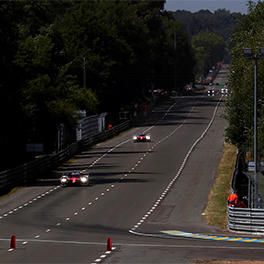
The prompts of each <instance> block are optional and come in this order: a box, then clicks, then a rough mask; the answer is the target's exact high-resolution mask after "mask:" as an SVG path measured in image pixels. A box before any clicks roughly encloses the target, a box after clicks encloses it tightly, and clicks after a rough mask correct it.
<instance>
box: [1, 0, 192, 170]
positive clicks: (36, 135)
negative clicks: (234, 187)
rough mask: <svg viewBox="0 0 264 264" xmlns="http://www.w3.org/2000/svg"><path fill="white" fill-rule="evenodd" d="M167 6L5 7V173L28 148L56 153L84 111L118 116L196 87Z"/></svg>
mask: <svg viewBox="0 0 264 264" xmlns="http://www.w3.org/2000/svg"><path fill="white" fill-rule="evenodd" d="M163 6H164V1H62V0H61V1H60V0H58V1H1V2H0V24H1V28H0V47H1V49H0V68H1V79H0V89H1V98H2V103H1V109H0V111H1V121H2V125H1V127H2V129H1V132H0V146H1V150H2V153H3V154H4V159H3V160H2V162H1V164H2V169H3V168H6V167H8V166H14V165H15V163H16V162H17V163H18V162H21V161H23V159H21V157H25V145H26V143H44V147H45V151H46V152H50V151H52V150H54V146H55V140H56V139H55V138H56V128H57V126H58V125H59V124H61V123H63V124H64V125H65V127H68V128H71V127H73V124H74V122H75V118H76V111H78V110H86V112H87V115H90V114H96V113H101V112H104V111H106V112H109V113H115V112H117V111H119V109H120V107H122V106H123V105H129V104H132V103H134V102H137V103H140V102H141V100H142V101H145V100H148V99H149V98H150V96H151V93H150V91H151V89H158V88H162V89H164V88H165V89H167V90H170V89H175V88H176V89H178V88H180V87H182V86H183V85H184V84H185V83H187V82H189V81H191V80H193V67H194V54H193V52H192V48H191V45H190V44H189V42H188V35H187V33H186V32H185V30H184V28H183V26H182V24H181V23H180V22H179V21H176V20H175V19H173V17H172V15H171V14H170V13H168V12H166V11H164V10H163ZM175 35H177V38H176V39H175V37H174V36H175ZM175 47H177V48H175ZM174 75H175V76H176V79H174ZM175 84H177V86H176V85H175Z"/></svg>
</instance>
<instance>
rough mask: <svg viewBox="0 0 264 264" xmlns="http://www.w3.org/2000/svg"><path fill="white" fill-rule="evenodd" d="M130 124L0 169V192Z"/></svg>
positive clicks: (42, 172)
mask: <svg viewBox="0 0 264 264" xmlns="http://www.w3.org/2000/svg"><path fill="white" fill-rule="evenodd" d="M130 126H131V124H130V121H129V120H127V121H125V122H123V123H121V124H119V125H117V126H114V127H113V128H112V129H111V130H109V131H108V130H105V131H103V132H101V133H98V134H96V135H93V136H91V137H88V138H85V139H82V140H80V141H78V142H75V143H73V144H71V145H69V146H67V147H66V148H65V149H63V150H61V151H59V152H57V153H52V154H49V155H46V156H44V157H41V158H38V159H35V160H33V161H30V162H28V163H25V164H23V165H20V166H18V167H16V168H14V169H9V170H5V171H1V172H0V194H4V193H7V192H9V191H10V190H11V189H12V188H14V187H16V186H26V185H27V184H28V183H30V182H32V181H34V180H35V179H36V178H38V177H40V176H41V175H44V174H45V173H48V172H50V171H51V170H52V169H54V168H56V167H57V166H58V165H59V164H61V163H62V162H64V161H66V160H68V159H70V158H71V157H72V156H73V155H75V154H76V153H78V152H79V151H80V150H81V149H82V148H84V147H89V146H92V145H94V144H96V143H98V142H101V141H104V140H106V139H108V138H112V137H113V136H116V135H118V134H119V133H120V132H122V131H124V130H126V129H128V128H129V127H130Z"/></svg>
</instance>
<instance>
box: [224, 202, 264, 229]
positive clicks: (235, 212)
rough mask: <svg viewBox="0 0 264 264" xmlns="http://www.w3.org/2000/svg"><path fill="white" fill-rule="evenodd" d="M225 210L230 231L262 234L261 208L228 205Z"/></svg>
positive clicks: (263, 220)
mask: <svg viewBox="0 0 264 264" xmlns="http://www.w3.org/2000/svg"><path fill="white" fill-rule="evenodd" d="M227 210H228V217H227V222H228V228H229V230H230V231H234V232H243V233H251V234H264V210H263V209H257V208H256V209H255V208H237V207H228V209H227Z"/></svg>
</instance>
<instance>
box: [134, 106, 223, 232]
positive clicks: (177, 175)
mask: <svg viewBox="0 0 264 264" xmlns="http://www.w3.org/2000/svg"><path fill="white" fill-rule="evenodd" d="M219 104H220V101H219V102H218V103H217V105H216V106H215V109H214V112H213V116H212V118H211V120H210V122H209V124H208V125H207V127H206V128H205V130H204V131H203V133H202V134H201V136H200V137H199V138H198V139H197V140H196V141H195V142H194V143H193V145H192V146H191V148H190V149H189V151H188V152H187V154H186V156H185V158H184V160H183V162H182V165H181V167H180V169H179V170H178V172H177V174H176V176H174V177H173V179H172V180H171V181H170V183H169V184H168V185H167V188H166V192H168V191H169V190H170V188H171V186H172V185H173V183H174V181H175V180H176V179H177V178H178V177H179V176H180V174H181V172H182V171H183V169H184V167H185V165H186V162H187V160H188V158H189V156H190V155H191V153H192V152H193V149H194V148H195V146H196V145H197V144H198V143H199V142H200V141H201V140H202V139H203V137H204V136H205V134H206V133H207V131H208V130H209V128H210V127H211V125H212V123H213V121H214V119H215V116H216V112H217V110H218V107H219ZM193 109H194V106H193V107H192V109H191V111H190V112H189V113H188V115H190V114H191V112H192V111H193ZM185 122H186V119H185V120H184V122H183V124H184V123H185ZM183 124H182V125H180V126H178V127H177V128H175V129H174V130H173V132H172V133H171V135H173V134H174V133H175V132H176V131H177V130H178V129H179V128H180V127H182V126H183ZM163 140H165V139H164V138H163V139H162V140H161V142H162V141H163ZM163 193H164V192H163ZM158 204H159V203H157V202H156V203H155V204H154V206H153V207H152V208H151V210H149V211H148V214H151V213H152V212H153V211H154V210H155V209H156V207H157V206H158ZM138 224H139V223H138ZM138 224H137V225H138ZM134 227H136V226H134ZM136 228H137V227H136ZM133 230H135V229H133Z"/></svg>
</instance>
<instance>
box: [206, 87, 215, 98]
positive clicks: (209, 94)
mask: <svg viewBox="0 0 264 264" xmlns="http://www.w3.org/2000/svg"><path fill="white" fill-rule="evenodd" d="M207 95H208V96H215V91H214V90H213V89H210V90H208V92H207Z"/></svg>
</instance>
